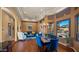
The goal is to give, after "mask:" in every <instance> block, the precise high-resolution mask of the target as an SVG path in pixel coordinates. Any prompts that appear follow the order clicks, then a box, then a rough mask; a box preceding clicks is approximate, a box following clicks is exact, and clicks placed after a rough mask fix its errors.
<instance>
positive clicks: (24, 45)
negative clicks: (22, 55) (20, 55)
mask: <svg viewBox="0 0 79 59" xmlns="http://www.w3.org/2000/svg"><path fill="white" fill-rule="evenodd" d="M57 50H58V52H69V51H68V49H64V47H63V48H62V46H60V45H59V46H58V49H57ZM12 52H40V49H39V48H38V46H37V44H36V41H35V39H33V40H25V41H18V42H16V43H15V44H14V46H13V47H12ZM70 52H72V51H70Z"/></svg>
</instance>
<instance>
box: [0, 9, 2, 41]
mask: <svg viewBox="0 0 79 59" xmlns="http://www.w3.org/2000/svg"><path fill="white" fill-rule="evenodd" d="M0 42H2V10H1V8H0Z"/></svg>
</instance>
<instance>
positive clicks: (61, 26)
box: [57, 20, 70, 43]
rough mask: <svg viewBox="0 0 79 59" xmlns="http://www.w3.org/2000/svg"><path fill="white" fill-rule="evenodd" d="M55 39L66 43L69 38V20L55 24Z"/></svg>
mask: <svg viewBox="0 0 79 59" xmlns="http://www.w3.org/2000/svg"><path fill="white" fill-rule="evenodd" d="M57 37H59V39H60V40H59V41H60V42H63V43H68V39H69V37H70V20H63V21H59V22H57Z"/></svg>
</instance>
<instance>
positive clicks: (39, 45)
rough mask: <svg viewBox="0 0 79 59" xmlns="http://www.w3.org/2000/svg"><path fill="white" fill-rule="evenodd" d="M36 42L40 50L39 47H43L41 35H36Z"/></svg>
mask: <svg viewBox="0 0 79 59" xmlns="http://www.w3.org/2000/svg"><path fill="white" fill-rule="evenodd" d="M36 43H37V45H38V48H39V49H40V51H41V49H42V47H43V42H42V41H41V36H39V35H36Z"/></svg>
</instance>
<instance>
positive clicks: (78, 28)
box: [76, 15, 79, 41]
mask: <svg viewBox="0 0 79 59" xmlns="http://www.w3.org/2000/svg"><path fill="white" fill-rule="evenodd" d="M76 28H77V30H76V35H77V40H78V41H79V15H77V16H76Z"/></svg>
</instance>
